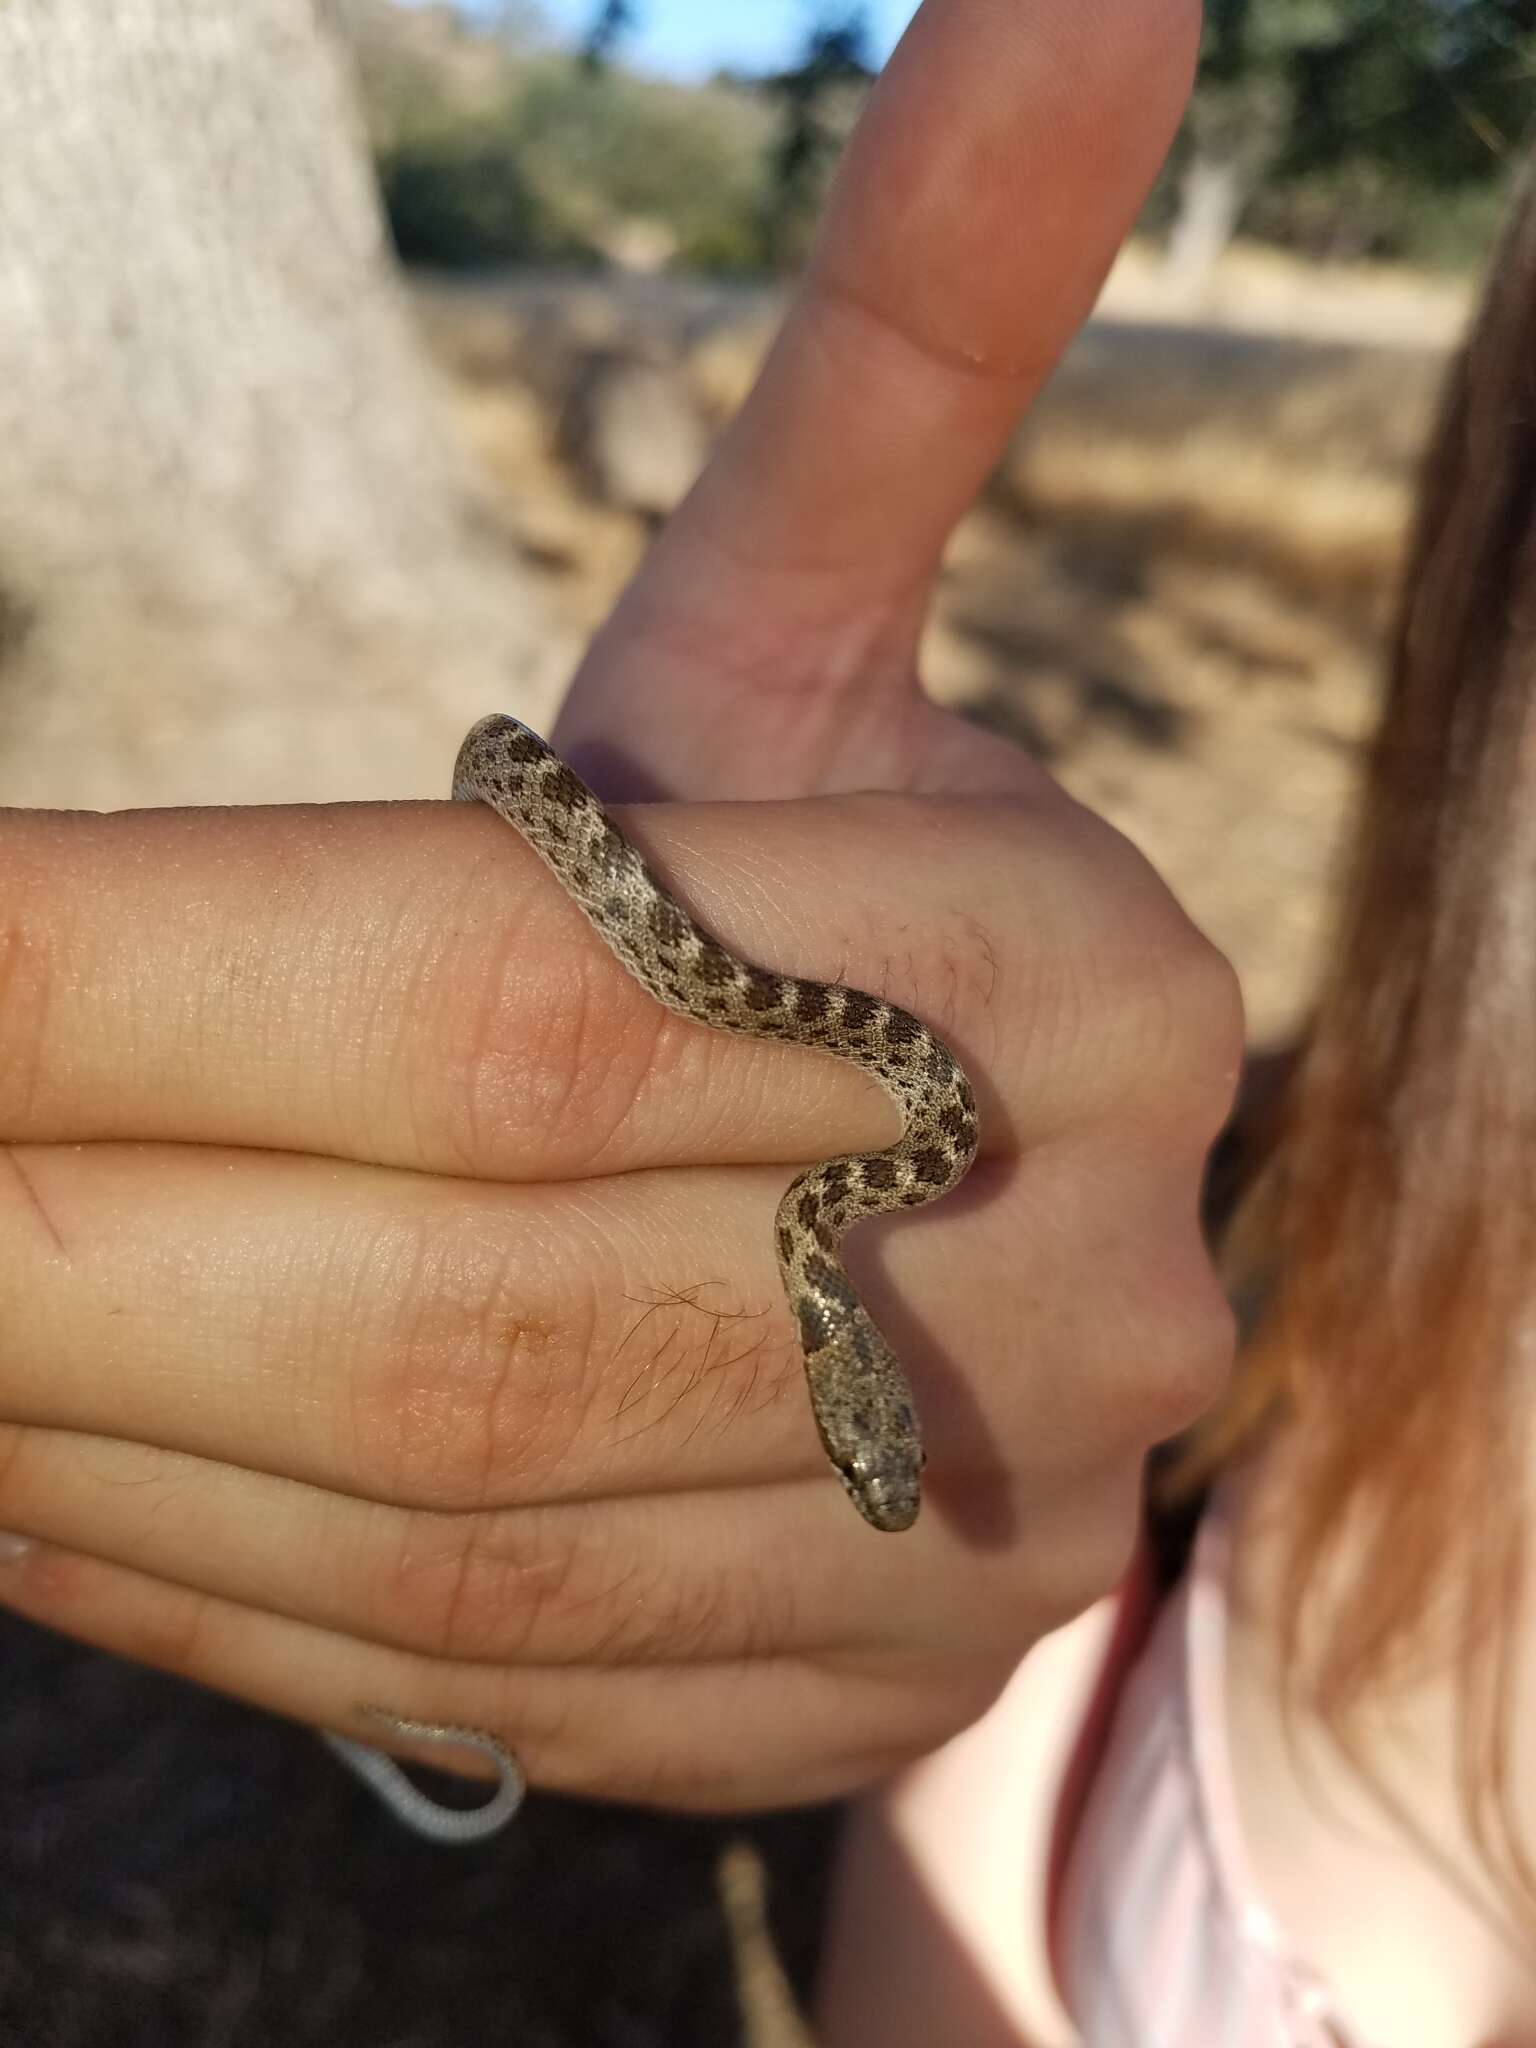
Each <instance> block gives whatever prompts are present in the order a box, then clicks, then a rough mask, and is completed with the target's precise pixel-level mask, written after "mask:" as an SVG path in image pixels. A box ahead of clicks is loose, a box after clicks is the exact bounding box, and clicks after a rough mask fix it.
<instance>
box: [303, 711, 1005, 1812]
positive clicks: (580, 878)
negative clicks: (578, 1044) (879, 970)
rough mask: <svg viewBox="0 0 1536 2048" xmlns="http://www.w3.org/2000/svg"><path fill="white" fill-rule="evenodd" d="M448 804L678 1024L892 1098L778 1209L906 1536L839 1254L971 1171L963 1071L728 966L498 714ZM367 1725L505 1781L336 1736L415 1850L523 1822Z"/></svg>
mask: <svg viewBox="0 0 1536 2048" xmlns="http://www.w3.org/2000/svg"><path fill="white" fill-rule="evenodd" d="M453 794H454V796H455V798H456V799H458V800H460V801H463V802H479V803H484V804H488V805H489V806H490V808H491V809H492V810H493V811H495V812H496V814H497V816H498V817H501V818H504V819H505V820H506V822H507V823H508V824H509V825H511V826H513V827H514V828H515V829H516V830H517V831H518V832H519V833H520V834H521V835H522V837H523V838H524V839H525V840H526V841H527V843H528V845H529V846H531V847H532V848H533V850H534V852H535V853H537V854H538V855H539V856H540V858H541V859H542V860H543V861H544V862H545V863H546V865H547V866H548V867H549V868H550V869H551V870H552V871H553V873H554V875H555V877H556V879H557V880H558V881H559V882H560V884H561V886H562V887H563V888H564V889H565V891H566V893H567V894H568V895H569V896H570V897H571V898H572V900H573V901H574V902H575V903H576V904H577V905H578V906H579V907H580V909H581V910H582V911H583V912H584V913H585V915H586V917H587V918H588V920H589V921H590V923H591V924H592V926H593V928H594V929H595V930H596V931H597V933H598V934H599V936H600V937H601V938H602V939H603V940H605V941H606V943H607V944H608V946H609V947H610V948H611V949H612V951H613V952H614V953H615V954H616V956H617V957H618V959H619V962H620V964H621V965H622V966H623V967H625V968H626V969H627V970H628V972H629V973H630V974H632V975H633V976H634V978H635V980H636V981H638V982H639V983H640V984H641V986H642V987H644V988H646V989H648V990H649V991H650V993H651V994H652V995H653V996H654V997H655V998H656V1000H657V1001H658V1002H659V1003H664V1004H665V1005H666V1007H667V1008H668V1009H669V1010H674V1011H676V1012H677V1013H678V1014H679V1015H680V1016H683V1017H690V1018H692V1019H693V1020H694V1021H695V1022H696V1023H699V1024H708V1025H711V1026H713V1027H714V1028H715V1029H716V1030H720V1031H735V1032H740V1033H742V1034H743V1035H744V1036H746V1037H749V1038H778V1039H785V1040H788V1041H789V1042H790V1043H791V1044H794V1045H811V1046H816V1047H818V1048H819V1049H820V1050H821V1051H823V1052H829V1053H835V1054H836V1055H837V1056H838V1058H840V1059H845V1060H849V1061H851V1062H852V1064H853V1065H854V1066H856V1067H862V1068H863V1069H864V1071H865V1072H866V1073H869V1074H873V1075H874V1076H875V1078H876V1079H877V1080H878V1081H879V1082H880V1083H881V1084H882V1085H883V1086H884V1087H885V1088H886V1090H887V1091H888V1092H889V1093H890V1095H891V1096H892V1097H893V1098H894V1099H895V1102H896V1106H897V1108H898V1109H899V1110H900V1111H901V1117H902V1134H901V1136H900V1137H899V1138H898V1139H897V1141H896V1143H895V1144H894V1145H891V1146H889V1147H887V1149H886V1150H885V1151H883V1152H871V1153H859V1154H856V1155H850V1156H848V1157H846V1158H839V1159H829V1160H826V1161H824V1162H822V1163H821V1164H820V1165H817V1166H813V1167H811V1168H810V1169H809V1170H808V1171H807V1172H805V1173H802V1174H800V1175H799V1176H798V1177H797V1178H796V1179H795V1180H793V1181H792V1182H791V1183H790V1186H789V1189H788V1191H787V1192H786V1194H785V1195H784V1198H783V1200H782V1201H781V1202H780V1203H779V1207H778V1213H777V1215H776V1217H775V1219H774V1245H775V1249H776V1251H777V1254H778V1262H779V1273H780V1276H781V1278H782V1280H783V1284H784V1294H785V1298H786V1300H787V1301H788V1303H789V1307H790V1310H791V1312H792V1314H793V1316H794V1319H795V1324H796V1327H797V1329H798V1331H799V1335H800V1348H801V1351H802V1353H803V1355H804V1360H805V1376H806V1383H807V1385H808V1387H809V1390H810V1397H811V1410H812V1413H813V1414H814V1416H815V1418H816V1427H817V1429H818V1430H819V1432H820V1434H821V1441H822V1446H823V1448H824V1449H825V1451H826V1454H827V1456H828V1458H829V1459H830V1460H831V1462H832V1465H833V1467H834V1468H835V1470H836V1471H837V1474H838V1476H839V1478H840V1479H841V1480H842V1483H843V1485H844V1487H845V1488H846V1490H847V1492H848V1494H849V1496H850V1498H851V1499H852V1501H853V1503H854V1505H855V1507H856V1508H857V1509H858V1511H859V1513H860V1514H861V1515H862V1516H863V1517H864V1519H865V1521H866V1522H868V1523H870V1524H871V1526H872V1527H874V1528H876V1529H885V1530H901V1529H909V1528H910V1527H911V1526H912V1524H913V1522H914V1521H916V1519H917V1512H918V1507H919V1505H920V1502H921V1473H922V1465H923V1446H922V1435H921V1431H920V1428H919V1424H918V1418H917V1407H916V1404H915V1402H914V1401H913V1398H912V1390H911V1388H910V1387H909V1386H908V1384H907V1378H906V1374H905V1373H904V1372H903V1371H902V1369H901V1365H900V1363H899V1361H898V1360H897V1358H896V1355H895V1353H894V1352H893V1351H892V1349H891V1347H890V1345H889V1344H888V1343H887V1342H886V1340H885V1338H884V1337H883V1336H882V1335H881V1333H880V1331H879V1329H878V1328H877V1327H876V1325H875V1323H874V1321H873V1319H872V1318H871V1317H870V1315H869V1313H868V1311H867V1310H866V1309H865V1307H864V1305H863V1303H862V1302H861V1301H860V1300H859V1297H858V1295H857V1293H856V1292H855V1290H854V1286H853V1282H852V1281H851V1280H850V1279H849V1277H848V1275H847V1273H846V1272H845V1270H844V1268H843V1265H842V1261H841V1260H840V1258H839V1256H838V1249H839V1246H840V1244H841V1241H842V1237H843V1233H844V1232H845V1231H846V1230H848V1229H850V1228H851V1227H852V1225H853V1224H855V1223H857V1222H858V1221H859V1220H860V1218H861V1217H865V1216H877V1215H880V1214H881V1213H882V1212H884V1211H886V1210H891V1209H903V1208H912V1207H915V1206H917V1205H918V1204H920V1203H923V1202H931V1201H933V1200H934V1199H935V1197H936V1196H939V1195H942V1194H944V1193H945V1192H946V1190H947V1189H949V1188H952V1187H953V1186H954V1185H955V1183H956V1182H957V1181H958V1180H959V1179H960V1178H961V1177H962V1175H963V1174H964V1173H965V1172H966V1171H967V1169H968V1168H969V1166H970V1164H971V1161H972V1159H973V1158H974V1157H975V1154H976V1098H975V1096H974V1094H973V1093H972V1091H971V1085H970V1083H969V1081H967V1079H966V1077H965V1074H964V1073H963V1071H962V1070H961V1067H960V1064H959V1062H958V1060H956V1058H955V1056H954V1054H953V1053H952V1052H951V1051H950V1050H949V1048H948V1047H947V1046H946V1045H945V1044H943V1042H942V1041H941V1040H940V1039H938V1038H936V1037H935V1036H934V1034H933V1033H932V1032H931V1031H930V1030H929V1029H928V1027H927V1026H926V1025H925V1024H923V1023H921V1022H920V1021H919V1020H918V1019H917V1018H916V1017H914V1016H912V1014H911V1013H910V1012H909V1011H907V1010H902V1009H898V1008H897V1007H896V1005H895V1004H894V1003H887V1002H884V1001H882V1000H881V998H880V997H878V996H872V995H866V994H865V993H864V992H863V991H862V990H861V989H854V988H845V987H843V986H842V985H841V984H839V983H833V982H824V981H802V980H798V979H796V978H795V977H794V976H792V975H784V974H772V973H769V972H768V971H767V970H766V969H764V968H761V967H754V966H752V965H751V964H750V963H749V962H747V961H745V960H740V959H738V958H737V957H736V955H735V954H733V953H730V952H728V951H727V950H726V948H725V947H724V946H722V945H721V944H720V942H719V940H718V939H716V938H714V937H712V936H711V934H710V933H708V932H707V931H705V930H704V929H703V927H702V926H701V925H698V924H696V923H695V922H694V920H693V919H692V918H691V917H690V916H689V915H688V913H687V912H686V911H685V910H684V909H683V908H682V907H681V906H680V905H679V904H678V903H677V902H675V901H674V899H673V898H672V897H671V896H670V895H669V894H668V893H667V891H666V890H665V889H664V888H663V887H662V886H661V884H660V882H658V881H657V879H656V877H655V876H654V875H653V874H652V873H651V871H650V869H649V868H648V867H647V866H646V864H645V861H644V860H643V859H642V858H641V856H640V854H639V853H638V852H637V851H636V850H635V848H634V847H633V846H631V845H630V843H629V841H628V840H627V839H626V838H625V837H624V835H623V833H622V832H620V830H619V828H618V827H617V825H615V824H614V822H613V820H612V819H611V818H610V817H609V815H608V813H607V812H606V811H605V810H604V808H603V806H602V804H601V803H600V802H599V801H598V799H597V797H596V796H595V795H594V794H593V792H592V791H591V790H590V789H588V787H587V785H586V784H585V783H584V782H583V781H582V780H581V778H580V777H579V776H578V775H577V774H575V772H574V771H573V770H572V769H571V768H569V767H567V765H566V764H565V762H563V761H562V760H561V759H560V757H559V755H558V754H556V753H555V752H554V751H553V750H552V749H551V748H550V747H548V746H546V744H545V743H544V741H543V740H541V739H540V738H539V736H538V734H537V733H534V732H530V731H529V729H528V728H527V726H525V725H521V724H519V723H518V721H517V720H516V719H515V718H508V717H506V716H504V715H502V714H500V713H496V714H493V715H492V716H491V717H489V718H482V719H481V720H480V722H479V724H478V725H476V726H475V727H474V728H473V729H472V731H471V732H470V733H469V735H468V737H467V738H466V739H465V741H464V744H463V746H462V747H461V748H460V749H459V758H458V761H457V763H456V764H455V767H454V774H453ZM357 1711H358V1714H359V1716H360V1718H362V1719H364V1720H366V1721H371V1722H372V1723H374V1724H375V1725H381V1726H384V1727H387V1728H390V1729H392V1730H393V1731H394V1732H395V1733H396V1734H397V1735H405V1736H409V1737H413V1738H416V1739H418V1740H424V1741H429V1742H434V1743H437V1742H440V1743H445V1744H455V1745H460V1746H464V1745H467V1746H469V1747H471V1748H475V1749H478V1750H480V1751H481V1752H482V1753H483V1754H485V1755H486V1756H488V1757H490V1758H491V1759H492V1760H493V1761H494V1762H495V1764H496V1766H497V1770H498V1774H499V1777H500V1781H501V1782H500V1785H499V1786H498V1789H497V1791H496V1792H495V1794H494V1795H493V1796H492V1798H491V1799H490V1800H489V1801H488V1802H487V1803H486V1804H485V1805H483V1806H480V1807H475V1808H472V1809H469V1810H467V1811H466V1810H461V1809H458V1808H449V1807H444V1806H440V1805H438V1803H437V1802H436V1801H435V1800H432V1799H430V1798H428V1797H427V1795H426V1794H425V1793H423V1792H421V1791H420V1790H419V1789H418V1788H417V1787H416V1786H415V1785H413V1784H412V1783H411V1781H410V1779H409V1778H407V1777H406V1775H405V1773H404V1772H403V1771H402V1770H401V1769H400V1767H399V1766H398V1765H397V1764H396V1763H395V1762H394V1761H393V1760H392V1759H391V1758H389V1757H387V1756H385V1755H383V1754H382V1753H380V1752H379V1751H377V1750H375V1749H373V1748H372V1747H370V1746H369V1745H368V1744H365V1743H362V1742H359V1741H356V1740H354V1739H352V1738H351V1737H346V1736H341V1735H334V1734H327V1735H326V1737H325V1739H326V1741H327V1742H328V1743H329V1745H330V1747H331V1748H332V1750H333V1751H334V1752H335V1754H336V1755H337V1756H339V1757H340V1758H341V1759H342V1760H343V1761H344V1762H345V1763H346V1764H347V1765H348V1766H349V1768H350V1769H352V1770H353V1771H355V1772H356V1773H357V1775H358V1776H359V1777H360V1778H362V1779H363V1781H364V1782H365V1783H366V1784H368V1785H369V1786H370V1787H371V1788H372V1789H373V1790H374V1791H375V1792H376V1793H377V1794H378V1795H379V1796H380V1798H382V1799H383V1800H384V1802H385V1804H386V1805H388V1806H389V1807H390V1808H391V1809H392V1811H393V1812H394V1813H395V1815H396V1816H397V1818H399V1819H400V1820H402V1821H404V1822H405V1823H406V1825H407V1826H409V1827H411V1828H413V1829H415V1830H416V1832H417V1833H418V1834H423V1835H425V1836H427V1837H428V1838H429V1839H430V1840H434V1841H441V1842H469V1841H474V1840H476V1839H479V1838H480V1837H482V1836H485V1835H488V1834H493V1833H495V1832H496V1831H497V1830H498V1829H500V1828H502V1827H504V1826H505V1825H506V1823H507V1821H508V1820H510V1819H511V1817H512V1815H513V1814H514V1813H515V1812H516V1811H517V1808H518V1805H519V1804H520V1802H521V1800H522V1797H523V1790H524V1783H523V1777H522V1772H521V1769H520V1767H519V1765H518V1763H517V1759H516V1758H515V1757H514V1756H513V1755H512V1753H511V1751H510V1750H509V1749H507V1747H506V1746H505V1744H503V1743H502V1742H501V1741H500V1740H499V1739H498V1738H497V1737H496V1736H494V1735H490V1734H487V1733H486V1732H485V1731H484V1730H482V1729H475V1728H459V1727H451V1726H448V1725H446V1724H442V1723H436V1722H432V1723H428V1722H421V1721H413V1720H408V1719H406V1718H405V1717H403V1716H401V1715H398V1714H395V1713H393V1712H392V1711H390V1710H389V1709H387V1708H382V1707H375V1706H362V1707H359V1708H358V1710H357Z"/></svg>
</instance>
